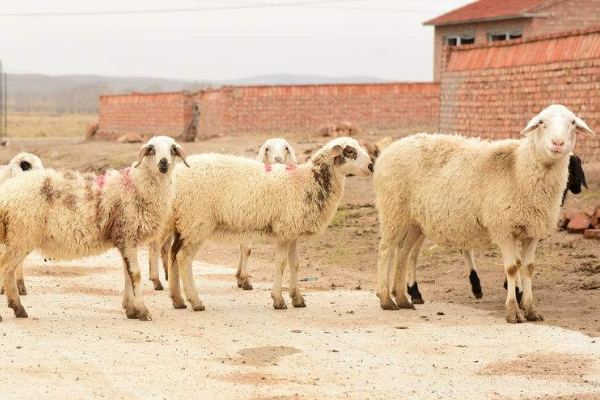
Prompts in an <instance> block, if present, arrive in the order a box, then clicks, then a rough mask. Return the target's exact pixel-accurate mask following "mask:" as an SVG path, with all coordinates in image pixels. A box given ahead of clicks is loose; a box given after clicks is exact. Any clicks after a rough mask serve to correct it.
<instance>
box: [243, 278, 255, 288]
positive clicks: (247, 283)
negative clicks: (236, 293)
mask: <svg viewBox="0 0 600 400" xmlns="http://www.w3.org/2000/svg"><path fill="white" fill-rule="evenodd" d="M242 289H244V290H252V289H253V288H252V284H251V283H250V281H248V280H246V281H245V282H244V284H243V285H242Z"/></svg>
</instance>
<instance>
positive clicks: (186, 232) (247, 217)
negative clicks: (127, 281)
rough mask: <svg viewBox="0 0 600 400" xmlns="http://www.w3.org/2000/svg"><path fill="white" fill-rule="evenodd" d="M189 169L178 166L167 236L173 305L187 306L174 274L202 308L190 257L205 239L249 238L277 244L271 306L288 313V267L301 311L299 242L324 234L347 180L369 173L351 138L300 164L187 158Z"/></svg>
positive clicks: (197, 308) (211, 156) (335, 142)
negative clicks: (284, 285) (285, 280)
mask: <svg viewBox="0 0 600 400" xmlns="http://www.w3.org/2000/svg"><path fill="white" fill-rule="evenodd" d="M188 161H189V164H190V165H191V168H189V169H182V168H178V169H177V172H176V177H175V188H176V189H175V190H176V193H177V195H176V198H175V201H174V203H173V216H172V219H171V221H170V223H169V229H168V231H169V232H173V237H174V241H173V245H172V247H171V262H170V263H169V292H170V293H169V294H170V297H171V299H172V302H173V306H174V307H175V308H185V307H186V305H185V302H184V300H183V298H182V297H181V289H180V286H179V280H180V279H179V274H180V273H181V280H182V282H183V288H184V291H185V295H186V298H187V300H188V301H189V302H190V303H191V305H192V308H193V310H194V311H202V310H204V305H203V304H202V302H201V301H200V298H199V297H198V292H197V289H196V285H195V283H194V280H193V276H192V272H191V263H192V258H193V257H194V254H195V253H196V252H197V250H198V249H199V248H200V246H201V244H202V243H203V242H204V241H205V240H207V239H211V240H217V241H232V240H233V241H234V242H237V243H239V242H240V240H248V239H250V238H252V237H257V236H259V237H261V236H262V237H271V238H274V239H276V242H277V247H276V255H275V278H274V282H273V287H272V289H271V297H272V299H273V307H274V308H275V309H278V310H280V309H285V308H287V305H286V303H285V300H284V298H283V296H282V293H281V283H282V277H283V272H284V270H285V266H286V261H288V262H289V264H290V270H291V273H290V286H289V293H290V297H291V298H292V305H293V306H294V307H305V302H304V298H303V297H302V295H301V293H300V290H299V287H298V266H299V259H298V256H297V249H296V248H295V247H296V241H297V239H298V238H300V237H304V236H313V235H317V234H320V233H322V232H323V231H324V230H325V229H326V227H327V225H328V224H329V222H330V221H331V219H332V218H333V216H334V214H335V211H336V210H337V207H338V205H339V202H340V200H341V198H342V195H343V190H344V184H345V177H346V175H350V174H355V175H359V174H360V175H363V176H368V175H370V174H371V173H372V170H373V164H372V163H371V160H370V158H369V156H368V154H367V152H366V151H365V150H364V149H363V148H361V147H360V146H359V144H358V142H357V141H356V140H354V139H352V138H348V137H340V138H336V139H334V140H332V141H331V142H329V143H328V144H326V145H325V146H323V147H322V148H321V149H320V150H319V151H318V152H317V153H316V154H314V155H313V157H312V158H311V159H310V160H309V161H308V162H307V163H305V164H301V165H298V166H296V165H293V164H292V165H287V166H286V165H277V164H275V165H272V166H266V165H265V164H263V163H262V162H259V161H256V160H251V159H247V158H241V157H234V156H225V155H220V154H205V155H196V156H190V157H189V159H188Z"/></svg>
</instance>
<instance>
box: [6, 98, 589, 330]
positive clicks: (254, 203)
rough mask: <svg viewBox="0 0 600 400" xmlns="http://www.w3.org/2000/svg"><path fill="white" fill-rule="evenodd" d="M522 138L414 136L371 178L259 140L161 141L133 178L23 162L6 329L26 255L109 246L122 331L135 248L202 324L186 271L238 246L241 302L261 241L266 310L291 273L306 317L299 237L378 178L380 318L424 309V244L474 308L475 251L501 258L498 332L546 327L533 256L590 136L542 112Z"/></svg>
mask: <svg viewBox="0 0 600 400" xmlns="http://www.w3.org/2000/svg"><path fill="white" fill-rule="evenodd" d="M521 134H522V135H523V137H522V138H521V139H519V140H514V139H509V140H500V141H484V140H479V139H473V138H464V137H461V136H458V135H441V134H418V135H414V136H410V137H407V138H404V139H401V140H398V141H396V142H395V143H393V144H392V145H390V146H389V147H388V148H386V149H385V150H384V151H383V152H382V153H381V155H380V156H379V158H378V159H377V162H376V165H375V167H374V166H373V163H372V161H371V158H370V157H369V155H368V153H367V152H366V151H365V150H364V149H363V148H362V147H361V146H360V145H359V144H358V142H357V141H356V140H354V139H352V138H348V137H340V138H336V139H334V140H332V141H331V142H329V143H328V144H326V145H325V146H323V147H322V148H321V149H319V151H317V152H316V153H315V154H314V155H313V156H312V157H311V159H310V160H308V161H307V162H306V163H304V164H298V163H297V161H296V157H295V154H294V150H293V148H292V147H291V146H290V145H289V143H287V142H286V141H285V140H283V139H270V140H268V141H267V142H266V143H265V144H264V145H263V146H262V148H261V150H260V152H259V155H258V157H257V159H256V160H254V159H248V158H244V157H235V156H229V155H221V154H200V155H193V156H189V157H186V155H185V154H184V152H183V150H182V148H181V146H180V145H179V144H177V143H176V142H175V141H174V140H173V139H171V138H169V137H164V136H159V137H154V138H152V139H151V140H149V141H148V142H147V143H146V144H145V145H144V146H142V148H141V150H140V153H139V156H138V159H137V161H136V162H135V163H133V164H132V166H131V167H130V168H126V169H123V170H120V171H116V170H109V171H107V172H106V173H105V174H103V175H99V176H96V175H94V174H90V173H87V174H84V173H79V172H72V171H55V170H52V169H44V167H43V165H42V163H41V161H40V160H39V159H38V158H37V157H36V156H34V155H32V154H27V153H22V154H19V155H17V156H16V157H15V158H14V159H13V160H12V161H11V162H10V163H9V165H8V167H7V168H5V169H4V171H2V173H0V183H2V188H1V190H0V243H2V244H3V245H4V248H3V250H2V252H1V253H0V282H3V283H4V290H5V293H6V296H7V299H8V305H9V306H10V307H11V308H12V309H13V310H14V313H15V316H16V317H20V318H26V317H27V312H26V311H25V309H24V307H23V305H22V303H21V300H20V295H23V294H26V290H25V284H24V281H23V271H22V267H21V263H22V262H23V260H24V259H25V257H26V256H27V255H28V254H29V253H30V252H32V251H34V250H39V251H40V252H41V253H42V254H44V255H45V256H47V257H50V258H52V259H55V260H66V259H75V258H81V257H86V256H91V255H97V254H100V253H102V252H104V251H106V250H108V249H110V248H116V249H117V250H118V251H119V252H120V254H121V257H122V259H123V266H124V278H125V286H124V293H123V308H124V309H125V312H126V315H127V317H128V318H137V319H140V320H143V321H147V320H151V316H150V313H149V311H148V309H147V308H146V306H145V304H144V300H143V297H142V287H141V281H140V267H139V264H138V247H139V246H141V245H143V244H146V243H149V248H150V257H149V258H150V279H151V280H152V281H153V283H154V287H155V289H157V290H161V289H162V288H163V287H162V283H161V282H160V278H159V258H162V263H163V266H164V269H165V276H166V277H167V279H168V282H169V295H170V297H171V299H172V302H173V306H174V307H175V308H185V307H186V300H187V302H189V303H190V305H191V307H192V308H193V309H194V310H195V311H201V310H204V305H203V303H202V301H201V300H200V298H199V296H198V291H197V289H196V285H195V282H194V278H193V274H192V270H191V266H192V260H193V258H194V255H195V254H196V252H197V251H198V249H199V248H200V246H201V245H202V244H203V243H204V242H205V241H207V240H216V241H225V242H232V243H236V244H239V246H240V261H239V265H238V270H237V274H236V277H237V284H238V286H239V287H241V288H243V289H245V290H250V289H252V285H251V283H250V281H249V278H248V270H247V263H248V257H249V256H250V253H251V244H250V241H251V240H252V239H253V238H256V237H260V236H263V237H269V238H273V239H275V240H276V254H275V276H274V282H273V287H272V290H271V297H272V299H273V307H274V308H275V309H285V308H287V306H286V302H285V299H284V298H283V295H282V278H283V273H284V270H285V268H286V265H288V264H289V266H290V284H289V295H290V298H291V300H292V305H293V306H294V307H305V302H304V298H303V297H302V294H301V293H300V288H299V284H298V268H299V258H298V248H297V242H298V239H299V238H301V237H305V236H312V235H317V234H319V233H322V232H323V231H324V230H325V229H326V227H327V226H328V224H329V223H330V221H331V219H332V218H333V216H334V214H335V212H336V210H337V207H338V205H339V203H340V200H341V198H342V195H343V191H344V186H345V178H346V176H349V175H361V176H369V175H371V174H372V173H373V174H374V178H373V183H374V187H375V192H376V206H377V210H378V215H379V220H380V231H381V241H380V244H379V258H378V288H377V296H378V297H379V300H380V305H381V308H383V309H385V310H395V309H398V308H414V306H413V302H411V299H410V298H409V294H410V296H411V297H412V299H413V301H414V302H415V303H416V302H418V300H421V302H422V298H421V295H420V293H419V292H418V286H417V283H416V266H417V259H418V256H419V253H420V250H421V246H422V244H423V241H424V239H425V238H426V237H427V238H429V239H430V240H432V241H434V242H435V243H439V244H443V245H444V246H448V247H451V248H456V249H460V250H461V251H462V252H463V254H464V255H465V258H466V261H467V264H468V266H469V268H470V269H471V272H472V273H471V283H472V284H473V291H474V293H475V294H476V296H478V295H479V296H478V297H480V296H481V287H480V286H479V280H478V278H477V279H475V278H476V272H475V264H474V261H473V251H474V250H477V249H480V248H486V247H490V246H493V245H497V246H498V247H499V248H500V250H501V252H502V258H503V264H504V268H505V272H506V279H507V288H508V292H507V300H506V312H507V315H506V319H507V321H508V322H510V323H516V322H523V321H525V320H529V321H538V320H541V319H543V318H542V316H541V314H540V313H539V312H538V311H537V309H536V308H535V306H534V302H533V296H532V289H531V277H532V272H533V268H534V255H535V250H536V247H537V244H538V242H539V240H540V239H542V238H544V237H545V236H547V235H548V233H549V232H550V231H551V230H552V229H554V228H555V227H556V224H557V220H558V216H559V208H560V205H561V199H562V198H563V192H564V191H565V188H566V187H567V180H568V175H569V160H570V157H571V152H572V150H573V148H574V146H575V141H576V136H577V135H578V134H583V135H594V132H593V131H592V130H591V129H590V128H589V127H588V126H587V125H586V124H585V122H583V121H582V120H581V119H580V118H578V117H577V116H576V115H575V114H573V113H572V112H571V111H569V110H568V109H567V108H566V107H564V106H561V105H552V106H550V107H548V108H546V109H545V110H543V111H542V112H540V114H538V115H537V116H535V117H534V118H533V119H532V120H531V121H530V122H529V123H528V124H527V126H526V127H525V129H524V130H523V131H522V132H521ZM177 160H180V161H182V162H181V163H177ZM24 172H26V173H24ZM392 263H393V269H392V271H390V269H391V266H392ZM473 272H475V276H473ZM390 273H391V274H392V285H391V286H390ZM407 277H408V279H407ZM180 283H181V284H182V286H183V291H184V293H185V300H184V298H183V297H182V294H181V288H180ZM407 289H408V292H407ZM415 289H416V292H415ZM476 292H478V293H476ZM521 292H522V298H521V299H517V295H518V294H519V293H521ZM417 294H418V295H417ZM0 321H1V318H0Z"/></svg>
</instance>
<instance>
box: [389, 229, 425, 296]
mask: <svg viewBox="0 0 600 400" xmlns="http://www.w3.org/2000/svg"><path fill="white" fill-rule="evenodd" d="M423 242H425V235H420V236H419V238H418V239H417V241H416V242H415V244H414V245H413V248H412V250H411V251H410V255H409V256H408V268H407V271H406V280H407V285H406V289H407V291H408V294H409V295H410V299H411V302H412V303H413V304H425V301H424V300H423V295H422V294H421V292H420V291H419V283H418V282H417V262H418V261H419V255H420V254H421V248H422V246H423ZM394 281H395V280H394ZM392 295H393V296H395V295H396V288H395V286H394V288H393V289H392Z"/></svg>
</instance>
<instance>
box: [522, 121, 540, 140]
mask: <svg viewBox="0 0 600 400" xmlns="http://www.w3.org/2000/svg"><path fill="white" fill-rule="evenodd" d="M539 124H540V117H539V116H536V117H533V118H532V119H531V121H529V123H528V124H527V126H526V127H525V129H523V130H522V131H521V135H523V136H525V135H527V134H528V133H530V132H533V131H535V130H536V129H537V128H538V125H539Z"/></svg>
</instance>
